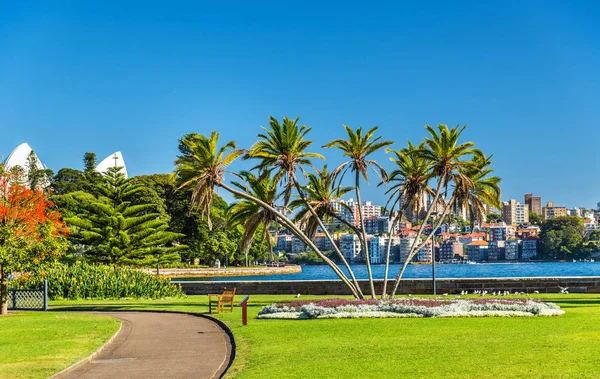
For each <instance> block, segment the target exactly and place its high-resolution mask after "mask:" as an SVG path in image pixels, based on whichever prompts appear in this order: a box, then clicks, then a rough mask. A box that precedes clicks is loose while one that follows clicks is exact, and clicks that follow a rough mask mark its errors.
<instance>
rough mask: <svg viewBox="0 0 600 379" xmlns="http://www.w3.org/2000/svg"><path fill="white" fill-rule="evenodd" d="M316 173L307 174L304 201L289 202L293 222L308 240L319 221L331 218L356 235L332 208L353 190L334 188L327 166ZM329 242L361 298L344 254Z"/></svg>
mask: <svg viewBox="0 0 600 379" xmlns="http://www.w3.org/2000/svg"><path fill="white" fill-rule="evenodd" d="M316 171H317V174H313V173H309V174H308V176H307V181H308V184H307V185H306V186H304V187H302V190H303V191H304V193H305V199H302V198H297V199H295V200H292V201H291V202H290V209H293V210H296V211H297V212H296V217H295V218H294V220H295V221H296V222H298V223H300V224H301V225H303V226H304V233H305V234H306V235H307V236H308V237H310V238H312V237H313V236H314V235H315V232H316V231H317V229H318V228H319V226H320V223H321V220H323V221H325V222H329V221H330V219H331V218H335V219H337V220H338V221H340V222H342V223H344V224H345V225H347V226H349V227H350V228H352V229H353V230H354V231H355V233H357V234H358V229H357V228H356V226H354V225H352V224H350V223H349V222H348V221H347V220H345V219H343V218H342V217H340V215H339V214H338V213H337V212H336V211H335V209H334V207H333V201H334V200H337V199H339V198H341V197H343V196H344V195H345V194H347V193H348V192H350V191H352V190H353V188H352V187H338V186H336V180H335V176H334V175H332V174H331V173H330V172H328V171H327V165H325V166H323V169H322V170H320V171H319V170H316ZM309 206H310V207H312V209H313V210H314V214H313V213H312V212H311V210H310V208H309ZM321 225H323V224H321ZM324 231H326V230H324ZM327 234H329V232H327ZM327 234H326V235H327ZM330 241H331V245H332V247H333V249H334V251H335V252H336V253H337V255H338V257H339V258H340V260H341V261H342V263H343V264H344V266H345V267H346V270H348V273H349V274H350V277H351V279H352V282H353V283H354V285H355V286H356V288H357V291H358V292H359V294H360V295H361V296H362V291H361V289H360V285H359V284H358V281H357V280H356V277H355V275H354V272H353V270H352V268H351V267H350V265H349V264H348V261H347V260H346V258H345V257H344V254H342V252H341V251H340V249H339V247H338V246H337V245H336V244H335V242H334V241H333V240H330Z"/></svg>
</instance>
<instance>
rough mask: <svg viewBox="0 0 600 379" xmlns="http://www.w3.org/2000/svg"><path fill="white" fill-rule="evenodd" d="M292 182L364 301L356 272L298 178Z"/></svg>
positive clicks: (294, 178) (294, 177)
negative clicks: (309, 199) (311, 203)
mask: <svg viewBox="0 0 600 379" xmlns="http://www.w3.org/2000/svg"><path fill="white" fill-rule="evenodd" d="M292 180H293V181H294V186H295V187H296V190H297V191H298V194H299V195H300V198H301V199H302V201H303V202H304V204H305V205H306V207H307V208H308V210H309V211H310V213H311V214H312V215H313V217H314V218H316V219H317V223H318V224H319V227H320V228H321V229H322V230H323V232H324V233H325V236H326V237H327V239H328V240H329V242H331V245H332V246H333V249H334V250H335V252H336V253H337V255H338V256H339V257H340V259H341V260H342V263H343V264H344V266H345V267H346V270H348V273H349V274H350V277H351V278H352V282H353V283H354V285H355V286H356V290H357V292H358V293H359V295H360V296H361V299H362V298H363V297H364V295H363V293H362V290H361V289H360V285H359V284H358V280H356V277H355V276H354V271H352V268H350V265H349V264H348V261H347V260H346V258H345V257H344V254H342V252H341V251H340V249H339V247H338V246H337V245H336V244H335V240H334V239H333V237H332V236H331V234H330V233H329V231H328V230H327V228H326V227H325V225H324V224H323V221H321V218H320V217H319V216H318V215H317V212H316V211H315V209H314V208H313V207H312V205H310V203H309V201H308V200H306V196H304V193H303V192H302V188H301V187H300V184H299V183H298V180H297V179H296V176H293V178H292Z"/></svg>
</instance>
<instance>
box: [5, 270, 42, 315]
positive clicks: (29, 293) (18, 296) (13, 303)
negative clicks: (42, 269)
mask: <svg viewBox="0 0 600 379" xmlns="http://www.w3.org/2000/svg"><path fill="white" fill-rule="evenodd" d="M8 309H10V310H27V311H47V310H48V279H46V278H44V287H43V288H38V289H9V290H8Z"/></svg>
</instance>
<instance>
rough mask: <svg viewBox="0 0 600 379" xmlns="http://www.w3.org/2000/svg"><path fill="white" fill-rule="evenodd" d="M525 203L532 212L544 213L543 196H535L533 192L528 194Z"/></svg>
mask: <svg viewBox="0 0 600 379" xmlns="http://www.w3.org/2000/svg"><path fill="white" fill-rule="evenodd" d="M525 204H527V207H528V208H529V210H530V211H531V212H532V213H535V214H537V215H540V216H541V215H542V198H541V197H540V196H533V194H531V193H528V194H526V195H525Z"/></svg>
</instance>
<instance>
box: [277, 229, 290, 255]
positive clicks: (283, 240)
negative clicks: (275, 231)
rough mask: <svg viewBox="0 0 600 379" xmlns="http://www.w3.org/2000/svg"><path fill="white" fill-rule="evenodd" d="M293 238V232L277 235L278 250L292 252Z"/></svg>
mask: <svg viewBox="0 0 600 379" xmlns="http://www.w3.org/2000/svg"><path fill="white" fill-rule="evenodd" d="M292 239H293V236H292V235H291V234H279V235H278V236H277V245H276V248H277V251H285V252H286V253H291V252H292Z"/></svg>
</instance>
